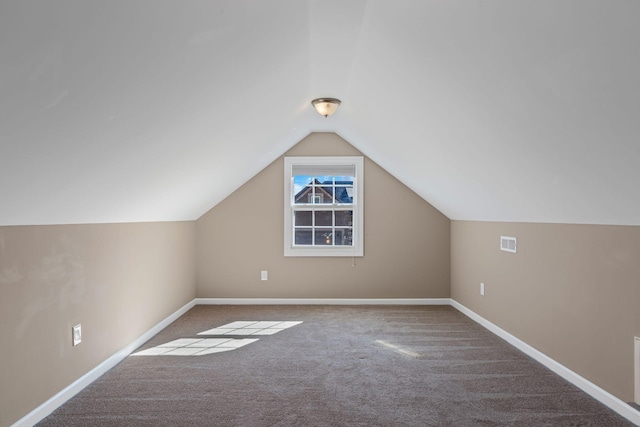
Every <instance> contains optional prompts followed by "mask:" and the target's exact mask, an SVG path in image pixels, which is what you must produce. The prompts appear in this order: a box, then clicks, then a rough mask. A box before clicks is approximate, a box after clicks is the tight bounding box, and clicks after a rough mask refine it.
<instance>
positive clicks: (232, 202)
mask: <svg viewBox="0 0 640 427" xmlns="http://www.w3.org/2000/svg"><path fill="white" fill-rule="evenodd" d="M285 155H287V156H316V155H325V156H352V155H361V153H360V152H358V151H357V150H356V149H355V148H353V147H352V146H351V145H349V144H348V143H347V142H345V141H344V140H343V139H342V138H340V137H338V136H337V135H335V134H332V133H315V134H311V135H309V136H308V137H307V138H305V139H304V140H302V141H301V142H300V143H299V144H298V145H296V146H295V147H293V148H292V149H291V150H290V151H289V152H288V153H286V154H285ZM364 169H365V171H364V174H365V186H364V188H365V194H364V205H365V211H364V216H365V218H364V227H365V231H364V257H362V258H355V266H353V265H352V261H353V260H352V258H325V257H322V258H306V257H305V258H299V257H288V258H285V257H284V256H283V247H284V242H283V234H284V225H283V221H284V220H283V212H284V207H283V204H284V194H283V191H284V190H283V182H284V178H283V176H284V161H283V159H282V158H280V159H278V160H277V161H275V162H274V163H273V164H271V165H270V166H268V167H267V168H265V169H264V170H263V171H262V172H261V173H259V174H258V175H257V176H255V177H254V178H253V179H252V180H250V181H249V182H247V183H246V184H245V185H244V186H242V187H241V188H240V189H238V190H237V191H236V192H235V193H233V194H232V195H230V196H229V197H228V198H227V199H226V200H224V201H223V202H221V203H219V204H218V205H217V206H216V207H214V208H213V209H212V210H211V211H209V212H208V213H207V214H205V215H204V216H202V217H201V218H200V219H199V220H198V222H197V227H198V262H197V278H198V290H197V294H198V297H203V298H207V297H208V298H214V297H215V298H442V297H449V283H450V278H449V268H450V261H449V254H450V251H449V238H450V236H449V220H448V219H447V218H446V217H445V216H444V215H442V214H441V213H440V212H438V211H437V210H436V209H434V208H433V207H432V206H431V205H430V204H428V203H427V202H425V201H424V200H423V199H421V198H420V197H418V196H417V195H416V194H415V193H413V192H412V191H411V190H409V189H408V188H407V187H406V186H404V185H403V184H401V183H400V182H399V181H398V180H396V179H395V178H393V177H392V176H391V175H389V174H388V173H387V172H385V171H384V170H383V169H381V168H380V167H379V166H377V165H376V164H375V163H374V162H372V161H370V160H369V159H366V158H365V166H364ZM261 270H267V271H268V272H269V280H268V281H266V282H262V281H260V271H261Z"/></svg>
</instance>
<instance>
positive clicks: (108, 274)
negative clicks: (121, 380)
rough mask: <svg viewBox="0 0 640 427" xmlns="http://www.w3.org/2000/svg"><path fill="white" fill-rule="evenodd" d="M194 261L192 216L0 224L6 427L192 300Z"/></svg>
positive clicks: (1, 403)
mask: <svg viewBox="0 0 640 427" xmlns="http://www.w3.org/2000/svg"><path fill="white" fill-rule="evenodd" d="M194 260H195V222H179V223H144V224H108V225H66V226H26V227H0V348H1V350H0V426H7V425H11V424H12V423H13V422H15V421H17V420H19V419H20V418H22V417H24V416H25V415H27V414H28V413H29V412H30V411H31V410H33V409H35V408H36V407H38V406H39V405H41V404H42V403H44V402H45V401H46V400H48V399H49V398H51V397H52V396H54V395H55V394H56V393H58V392H60V391H61V390H62V389H63V388H65V387H66V386H68V385H69V384H71V383H72V382H73V381H75V380H76V379H78V378H79V377H81V376H82V375H84V374H85V373H87V372H88V371H90V370H91V369H93V368H94V367H96V366H97V365H99V364H100V363H101V362H103V361H104V360H105V359H107V358H108V357H110V356H112V355H113V354H115V353H116V352H117V351H119V350H120V349H122V348H124V347H126V346H127V345H128V344H130V343H131V342H132V341H134V340H135V339H136V338H138V337H140V336H141V335H142V334H143V333H144V332H146V331H147V330H149V329H150V328H151V327H153V326H154V325H155V324H157V323H158V322H160V321H161V320H163V319H165V318H166V317H167V316H168V315H170V314H171V313H173V312H175V311H176V310H177V309H179V308H180V307H182V306H183V305H184V304H186V303H188V302H189V301H191V300H193V298H194V297H195V262H194ZM77 323H81V324H82V333H83V339H82V343H81V344H80V345H78V346H77V347H73V346H72V343H71V328H72V326H73V325H75V324H77Z"/></svg>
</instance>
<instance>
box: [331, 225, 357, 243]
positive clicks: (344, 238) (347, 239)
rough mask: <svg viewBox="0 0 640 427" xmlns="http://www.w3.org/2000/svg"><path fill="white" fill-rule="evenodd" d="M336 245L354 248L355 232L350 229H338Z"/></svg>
mask: <svg viewBox="0 0 640 427" xmlns="http://www.w3.org/2000/svg"><path fill="white" fill-rule="evenodd" d="M335 235H336V237H335V241H334V243H333V244H334V245H336V246H353V230H352V229H350V228H336V232H335Z"/></svg>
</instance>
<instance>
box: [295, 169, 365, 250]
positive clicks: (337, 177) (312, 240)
mask: <svg viewBox="0 0 640 427" xmlns="http://www.w3.org/2000/svg"><path fill="white" fill-rule="evenodd" d="M363 163H364V162H363V158H362V157H285V159H284V200H285V202H284V255H285V256H362V255H363V239H362V234H363V233H362V232H363V229H364V228H363V203H362V195H363V169H364V168H363Z"/></svg>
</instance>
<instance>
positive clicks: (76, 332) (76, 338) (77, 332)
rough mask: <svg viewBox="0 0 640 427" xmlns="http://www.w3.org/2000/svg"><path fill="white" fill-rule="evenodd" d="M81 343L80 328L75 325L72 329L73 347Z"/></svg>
mask: <svg viewBox="0 0 640 427" xmlns="http://www.w3.org/2000/svg"><path fill="white" fill-rule="evenodd" d="M81 342H82V326H81V325H80V324H77V325H76V326H74V327H73V345H74V346H76V345H78V344H80V343H81Z"/></svg>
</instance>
